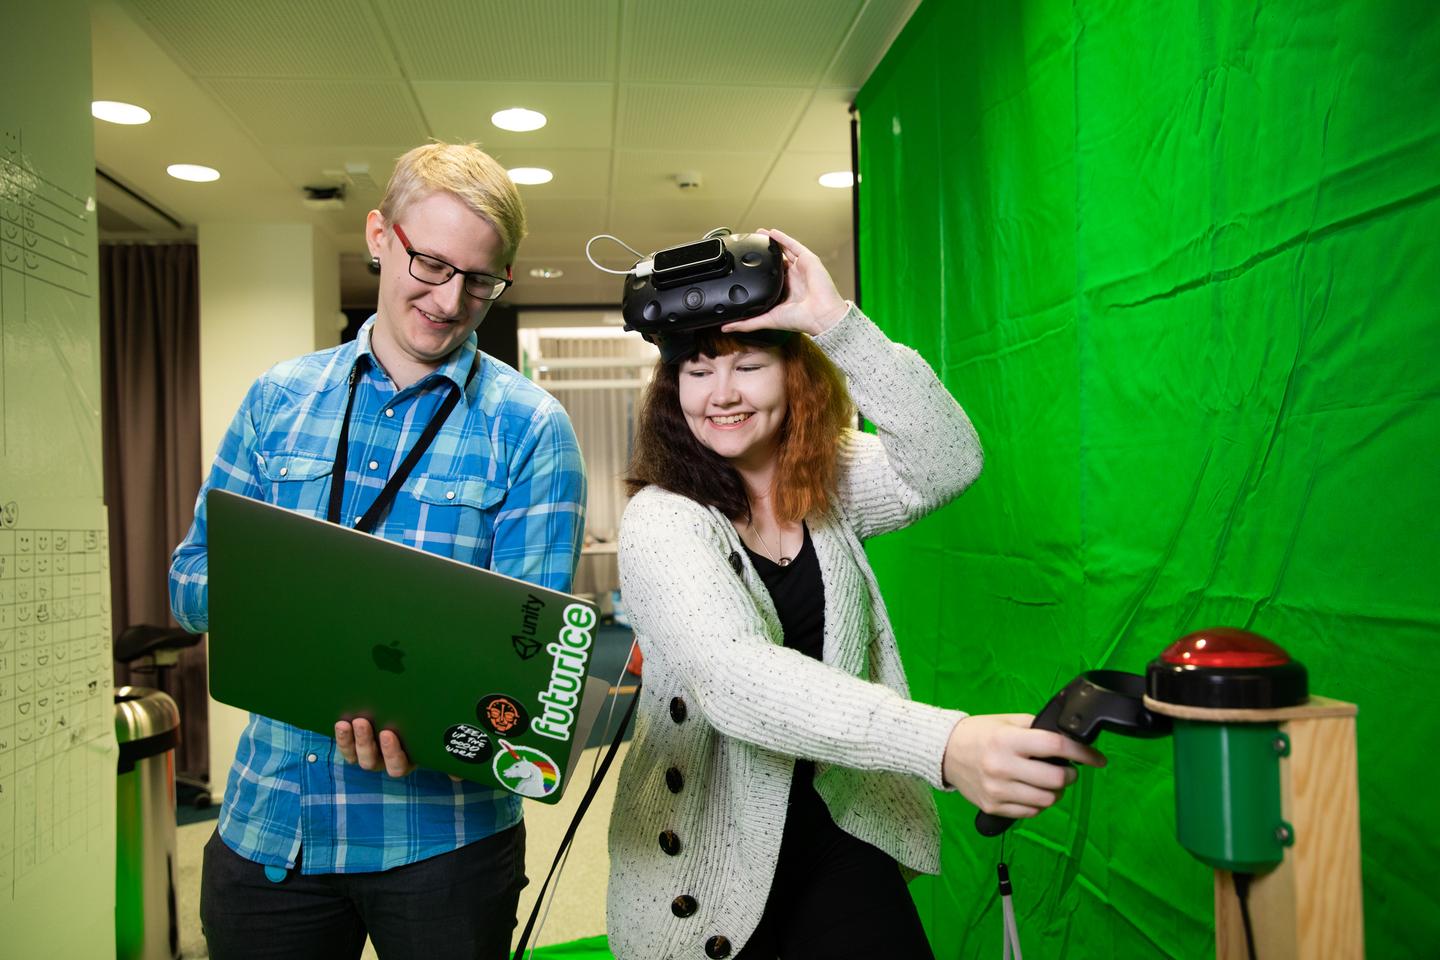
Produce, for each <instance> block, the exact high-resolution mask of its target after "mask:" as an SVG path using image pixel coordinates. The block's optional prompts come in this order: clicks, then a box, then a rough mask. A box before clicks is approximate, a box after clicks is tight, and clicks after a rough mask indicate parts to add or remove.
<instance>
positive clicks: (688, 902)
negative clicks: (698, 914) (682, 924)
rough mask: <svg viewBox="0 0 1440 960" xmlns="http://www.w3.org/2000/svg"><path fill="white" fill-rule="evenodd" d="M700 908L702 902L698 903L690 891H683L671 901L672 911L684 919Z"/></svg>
mask: <svg viewBox="0 0 1440 960" xmlns="http://www.w3.org/2000/svg"><path fill="white" fill-rule="evenodd" d="M698 909H700V904H698V903H696V902H695V898H694V897H692V896H690V894H688V893H682V894H680V896H678V897H676V898H675V899H674V900H671V901H670V912H671V913H673V914H675V916H677V917H679V918H680V919H682V920H683V919H685V918H686V917H688V916H690V915H691V914H692V913H694V912H695V911H696V910H698Z"/></svg>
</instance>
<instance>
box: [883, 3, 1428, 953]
mask: <svg viewBox="0 0 1440 960" xmlns="http://www.w3.org/2000/svg"><path fill="white" fill-rule="evenodd" d="M1437 104H1440V13H1437V8H1436V6H1435V5H1434V4H1433V3H1430V2H1428V0H1405V2H1401V0H1393V2H1386V0H1369V2H1363V0H1355V2H1336V0H1312V2H1283V3H1261V4H1257V3H1254V2H1253V0H1235V2H1226V0H1213V2H1206V0H1193V2H1160V3H1144V4H1142V3H1126V2H1098V0H1097V2H1082V3H1076V4H1072V3H1070V2H1063V3H1062V2H1053V0H1014V2H1009V3H986V2H979V0H974V2H971V0H947V2H941V0H926V2H925V3H923V4H922V5H921V6H920V8H919V9H918V11H917V12H916V14H915V15H914V17H913V18H912V20H911V22H910V23H909V25H908V26H907V28H906V29H905V31H904V32H903V33H902V35H901V36H900V38H899V39H898V40H897V41H896V43H895V44H894V45H893V46H892V48H891V50H890V52H889V53H888V54H887V56H886V58H885V60H884V61H883V62H882V63H881V65H880V66H879V67H878V68H877V70H876V72H875V73H874V75H873V76H872V77H871V79H870V81H869V82H868V83H867V84H866V86H865V88H864V89H863V90H862V91H861V93H860V96H859V97H858V100H857V105H858V108H859V112H860V117H861V149H860V173H861V186H860V191H861V211H862V217H861V230H860V236H859V243H860V255H861V271H862V276H863V291H864V297H865V302H864V304H863V305H864V307H865V308H866V311H867V312H868V313H870V314H871V315H872V316H874V317H875V318H876V319H877V320H878V322H880V323H881V325H882V326H884V327H885V328H886V329H887V330H888V331H889V332H890V333H891V334H892V335H893V336H895V337H896V338H898V339H900V340H902V341H904V342H907V343H910V344H912V345H914V346H915V347H916V348H917V349H919V350H921V351H922V352H923V353H924V354H925V355H926V356H927V357H928V358H929V359H930V361H931V362H932V364H933V365H934V366H935V367H936V369H937V370H938V371H940V373H941V375H942V377H943V378H944V380H945V382H946V383H947V385H948V386H949V387H950V389H951V391H952V392H953V393H954V394H955V396H956V397H957V398H959V399H960V401H961V402H962V403H963V404H964V405H965V407H966V408H967V410H968V411H969V412H970V414H971V416H972V417H973V418H974V420H975V422H976V425H977V427H978V428H979V430H980V433H981V437H982V439H983V441H984V442H985V446H986V454H987V463H986V469H985V473H984V475H983V476H982V477H981V479H980V481H979V482H978V484H977V485H976V486H975V487H974V488H973V489H972V490H971V491H970V492H969V493H967V494H966V495H965V497H963V498H962V499H961V500H960V501H959V502H958V503H956V504H955V505H952V506H950V507H948V508H946V509H945V510H944V511H942V512H941V513H939V514H937V515H936V516H933V517H931V518H929V519H927V520H926V521H923V522H922V523H921V524H919V525H918V526H917V527H916V528H914V529H912V530H909V531H906V532H904V533H902V534H898V535H896V536H893V537H889V538H885V539H882V540H879V541H876V542H874V543H873V544H872V545H871V553H872V556H873V558H874V560H875V563H876V567H877V570H878V572H879V573H880V577H881V582H882V586H883V588H884V591H885V594H886V598H887V601H888V605H889V608H890V610H891V612H892V615H893V617H894V619H895V622H896V628H897V632H898V634H899V637H900V639H901V643H902V649H903V652H904V655H905V658H906V663H907V666H908V668H909V671H910V674H911V678H912V686H913V688H914V695H915V696H916V697H917V698H918V699H923V700H928V701H930V702H935V703H940V704H944V705H947V706H954V707H959V708H961V709H965V710H969V711H971V712H1015V711H1034V710H1037V709H1038V708H1039V706H1040V705H1041V704H1043V703H1044V701H1045V700H1046V699H1047V698H1048V697H1049V696H1050V695H1051V694H1052V693H1053V692H1054V691H1055V690H1057V689H1058V688H1059V687H1060V686H1061V685H1063V684H1064V683H1065V682H1067V681H1068V680H1069V679H1071V678H1072V677H1073V676H1075V675H1076V674H1077V673H1079V672H1080V671H1082V670H1085V669H1090V668H1095V667H1110V668H1115V669H1121V670H1130V671H1135V672H1143V670H1144V667H1145V664H1146V663H1147V662H1148V661H1149V660H1151V659H1153V658H1154V657H1155V656H1157V655H1158V654H1159V653H1160V651H1161V650H1162V649H1163V648H1164V647H1165V646H1166V645H1167V644H1168V643H1170V642H1171V641H1172V640H1174V639H1176V638H1178V637H1180V636H1182V635H1184V634H1186V633H1188V632H1190V631H1192V630H1196V629H1199V628H1203V627H1208V626H1217V625H1233V626H1239V627H1246V628H1249V629H1252V630H1254V631H1256V632H1258V633H1261V634H1263V635H1265V636H1268V637H1270V638H1271V639H1273V640H1275V641H1277V642H1279V643H1280V644H1281V645H1283V646H1284V647H1285V648H1287V649H1288V650H1289V651H1290V652H1291V654H1292V655H1293V656H1294V657H1296V658H1297V659H1299V660H1300V661H1302V662H1303V663H1304V664H1305V665H1306V666H1307V667H1308V668H1309V671H1310V678H1311V690H1312V692H1315V693H1319V694H1324V695H1326V696H1330V697H1335V698H1338V699H1341V700H1348V701H1352V702H1354V703H1357V704H1358V705H1359V710H1360V712H1359V719H1358V739H1359V767H1360V780H1361V784H1360V802H1361V814H1362V851H1363V856H1364V870H1365V917H1366V928H1367V945H1368V949H1369V953H1370V955H1371V956H1375V957H1382V956H1383V957H1400V956H1407V957H1409V956H1416V957H1418V956H1433V955H1434V952H1433V951H1434V950H1435V949H1436V945H1437V944H1440V911H1437V910H1436V909H1435V903H1436V901H1435V893H1434V876H1435V872H1436V868H1437V865H1440V856H1437V852H1440V850H1437V848H1440V844H1437V840H1436V831H1435V829H1434V828H1433V821H1434V816H1433V813H1434V811H1435V809H1436V803H1437V801H1436V800H1435V796H1434V792H1433V788H1431V787H1430V786H1429V784H1431V783H1433V782H1434V778H1433V775H1432V772H1431V768H1432V761H1431V760H1430V758H1429V744H1430V743H1432V742H1434V740H1435V735H1436V733H1437V727H1440V723H1437V720H1436V711H1435V709H1434V708H1433V706H1432V691H1433V689H1434V687H1435V684H1436V680H1437V678H1440V658H1437V655H1436V649H1437V641H1440V495H1437V489H1440V307H1437V304H1440V242H1437V239H1436V238H1440V106H1437ZM1099 746H1100V747H1101V748H1102V749H1103V750H1104V751H1105V752H1106V753H1107V755H1108V756H1109V758H1110V761H1111V762H1110V766H1109V767H1108V768H1107V769H1105V770H1103V771H1099V772H1086V773H1085V774H1083V775H1082V777H1081V780H1080V783H1079V784H1078V786H1077V787H1075V788H1073V789H1072V790H1071V791H1070V792H1069V793H1068V794H1067V795H1066V797H1065V798H1064V800H1063V801H1062V802H1061V804H1060V805H1059V806H1058V807H1057V808H1055V809H1053V810H1051V811H1048V812H1047V813H1045V814H1044V815H1043V816H1042V817H1040V818H1039V819H1037V820H1035V821H1030V822H1029V823H1026V824H1024V825H1021V826H1019V827H1017V828H1016V829H1014V830H1012V831H1011V834H1010V836H1009V838H1008V840H1007V848H1006V851H1005V852H1006V858H1007V860H1008V861H1009V862H1010V864H1011V868H1012V872H1013V875H1014V879H1015V885H1016V895H1015V896H1016V906H1017V910H1018V911H1019V914H1020V931H1021V940H1022V944H1023V946H1024V947H1025V949H1026V951H1027V952H1033V954H1034V955H1035V956H1040V957H1060V956H1065V957H1097V958H1099V957H1106V958H1108V957H1150V956H1157V957H1159V956H1172V957H1204V956H1213V950H1214V947H1213V939H1212V938H1213V927H1212V916H1213V914H1212V893H1211V873H1210V871H1209V870H1208V868H1205V867H1203V866H1202V865H1201V864H1199V863H1198V862H1196V861H1194V860H1192V859H1191V858H1190V857H1189V856H1188V855H1187V854H1186V853H1185V852H1184V851H1183V850H1182V849H1181V848H1180V847H1179V846H1178V844H1177V843H1176V842H1175V840H1174V835H1175V822H1174V817H1175V814H1174V792H1173V779H1172V772H1171V750H1172V746H1171V744H1170V742H1169V741H1168V740H1159V741H1139V740H1126V739H1123V738H1119V737H1109V736H1107V737H1102V738H1101V741H1100V743H1099ZM940 803H941V812H942V817H943V819H944V822H945V839H944V847H945V849H944V855H945V872H944V874H943V876H942V877H940V878H938V879H924V880H920V881H917V882H916V884H915V885H914V887H913V888H912V889H914V891H915V895H916V899H917V901H918V903H919V904H920V907H921V912H922V915H923V916H924V918H925V921H926V924H927V927H928V928H929V930H930V933H931V937H932V940H933V942H934V943H935V947H936V951H937V954H938V955H940V956H948V957H953V956H966V957H971V956H974V957H979V956H991V955H993V954H996V953H998V952H999V951H1000V940H1001V919H1000V913H999V906H998V899H997V895H996V892H995V862H996V860H997V858H998V855H999V841H994V840H983V839H982V838H980V837H979V836H978V835H977V834H975V832H974V830H973V826H972V821H973V815H974V808H973V807H970V806H969V805H968V804H966V803H965V802H964V800H963V799H961V798H959V797H958V796H957V795H953V794H949V795H944V796H941V797H940Z"/></svg>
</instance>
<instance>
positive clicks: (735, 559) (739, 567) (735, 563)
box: [730, 550, 745, 575]
mask: <svg viewBox="0 0 1440 960" xmlns="http://www.w3.org/2000/svg"><path fill="white" fill-rule="evenodd" d="M730 569H731V570H734V571H735V573H736V574H737V575H738V574H742V573H744V571H745V567H744V565H743V564H742V563H741V561H740V551H738V550H731V551H730Z"/></svg>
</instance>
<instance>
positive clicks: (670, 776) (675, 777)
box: [665, 767, 685, 793]
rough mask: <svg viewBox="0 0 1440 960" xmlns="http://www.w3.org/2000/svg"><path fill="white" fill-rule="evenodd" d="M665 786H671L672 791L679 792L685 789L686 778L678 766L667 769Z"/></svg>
mask: <svg viewBox="0 0 1440 960" xmlns="http://www.w3.org/2000/svg"><path fill="white" fill-rule="evenodd" d="M665 786H667V787H669V788H670V792H671V793H679V792H680V791H681V790H683V789H685V778H684V777H683V776H681V774H680V769H679V768H678V767H671V768H670V769H669V770H666V771H665Z"/></svg>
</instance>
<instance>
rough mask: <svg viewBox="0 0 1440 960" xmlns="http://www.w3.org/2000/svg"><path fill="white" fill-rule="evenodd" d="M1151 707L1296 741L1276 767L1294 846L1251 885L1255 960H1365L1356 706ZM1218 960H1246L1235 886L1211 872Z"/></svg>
mask: <svg viewBox="0 0 1440 960" xmlns="http://www.w3.org/2000/svg"><path fill="white" fill-rule="evenodd" d="M1145 706H1146V707H1147V708H1148V709H1150V710H1152V711H1154V712H1155V713H1163V714H1165V715H1167V716H1171V717H1178V718H1181V719H1186V720H1201V721H1207V722H1211V723H1273V722H1276V721H1279V722H1280V730H1281V732H1282V733H1284V734H1286V735H1287V736H1288V737H1289V738H1290V755H1289V756H1288V757H1285V758H1283V759H1282V760H1281V761H1280V800H1281V815H1282V816H1283V817H1284V819H1285V822H1286V823H1288V824H1290V826H1291V828H1292V829H1293V830H1294V836H1295V842H1294V845H1293V846H1291V847H1289V848H1288V849H1286V851H1285V859H1284V860H1283V861H1281V863H1280V865H1279V866H1278V867H1276V868H1275V869H1274V870H1271V871H1269V872H1268V873H1263V874H1259V875H1257V876H1256V877H1255V879H1254V880H1253V881H1252V882H1251V884H1250V897H1249V906H1250V924H1251V929H1252V930H1253V932H1254V936H1255V960H1330V958H1335V960H1351V958H1361V957H1364V956H1365V920H1364V913H1363V904H1362V900H1361V875H1360V794H1359V780H1358V766H1357V762H1356V753H1355V716H1356V713H1357V710H1356V707H1355V705H1354V704H1353V703H1342V702H1341V701H1339V700H1331V699H1329V698H1326V697H1311V698H1310V699H1309V701H1308V702H1307V703H1305V704H1303V705H1301V706H1297V707H1286V708H1283V709H1279V710H1210V709H1205V708H1201V707H1182V706H1176V705H1174V704H1168V703H1161V702H1159V701H1156V700H1151V699H1150V698H1149V697H1146V698H1145ZM1215 955H1216V957H1217V958H1218V960H1249V954H1248V953H1247V951H1246V947H1245V928H1244V925H1243V922H1242V918H1241V913H1240V903H1239V900H1238V899H1237V897H1236V894H1235V885H1234V880H1233V878H1232V877H1231V875H1230V873H1228V872H1227V871H1223V870H1217V871H1215Z"/></svg>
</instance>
